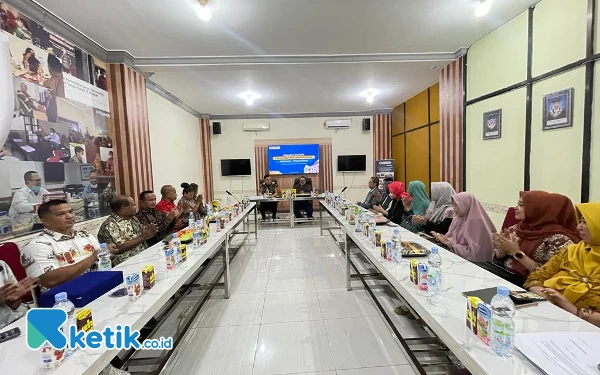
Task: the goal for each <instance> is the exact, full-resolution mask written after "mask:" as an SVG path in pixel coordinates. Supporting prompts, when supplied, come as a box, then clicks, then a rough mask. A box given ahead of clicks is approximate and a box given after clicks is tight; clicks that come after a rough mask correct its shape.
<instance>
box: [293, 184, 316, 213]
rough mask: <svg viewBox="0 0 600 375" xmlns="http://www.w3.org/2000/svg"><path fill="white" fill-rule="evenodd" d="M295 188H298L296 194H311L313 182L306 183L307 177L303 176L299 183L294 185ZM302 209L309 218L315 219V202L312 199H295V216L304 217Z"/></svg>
mask: <svg viewBox="0 0 600 375" xmlns="http://www.w3.org/2000/svg"><path fill="white" fill-rule="evenodd" d="M294 189H296V194H310V192H311V191H312V189H313V187H312V184H307V183H306V177H305V176H302V177H300V179H298V183H297V184H296V185H294ZM302 210H304V212H306V216H307V217H308V218H309V219H311V220H312V219H313V202H312V200H307V201H295V202H294V216H295V217H296V218H301V217H302V212H301V211H302Z"/></svg>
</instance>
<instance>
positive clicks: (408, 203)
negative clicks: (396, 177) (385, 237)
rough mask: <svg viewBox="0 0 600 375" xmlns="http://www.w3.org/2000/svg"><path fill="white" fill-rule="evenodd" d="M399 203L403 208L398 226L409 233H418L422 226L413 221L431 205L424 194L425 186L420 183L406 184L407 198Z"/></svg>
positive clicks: (403, 198)
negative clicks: (401, 218)
mask: <svg viewBox="0 0 600 375" xmlns="http://www.w3.org/2000/svg"><path fill="white" fill-rule="evenodd" d="M409 197H410V198H409ZM401 201H402V206H403V207H404V213H403V215H404V216H403V220H402V223H401V224H400V225H401V226H402V227H403V228H405V229H408V230H409V231H411V232H414V233H417V232H420V231H421V230H422V229H423V226H422V225H421V224H419V223H417V222H415V221H414V219H415V218H416V217H419V216H422V215H424V214H425V211H427V208H428V207H429V203H431V202H430V201H429V197H428V196H427V193H426V192H425V184H424V183H423V182H422V181H411V182H410V183H409V184H408V196H405V197H402V198H401Z"/></svg>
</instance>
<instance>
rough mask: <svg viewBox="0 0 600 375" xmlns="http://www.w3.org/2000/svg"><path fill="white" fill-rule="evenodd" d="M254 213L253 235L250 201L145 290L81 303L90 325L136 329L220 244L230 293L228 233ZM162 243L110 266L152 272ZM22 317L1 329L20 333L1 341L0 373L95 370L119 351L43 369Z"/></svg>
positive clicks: (161, 261)
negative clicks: (131, 297) (87, 310)
mask: <svg viewBox="0 0 600 375" xmlns="http://www.w3.org/2000/svg"><path fill="white" fill-rule="evenodd" d="M252 212H254V221H255V233H254V236H255V238H256V237H257V236H258V234H257V228H258V225H257V213H256V204H254V203H251V204H250V205H249V206H248V207H247V208H246V209H245V210H243V211H242V212H241V213H240V214H239V215H238V217H236V218H234V219H233V220H232V221H231V223H229V224H227V226H226V227H225V229H224V230H222V231H220V232H216V230H215V228H214V224H212V225H211V235H210V237H209V238H208V241H207V243H206V244H204V245H203V246H202V247H200V248H198V249H192V248H191V246H190V247H189V248H188V250H187V261H186V262H184V263H182V264H181V265H179V267H177V268H175V269H174V270H167V271H166V277H165V278H164V279H162V280H157V281H156V284H155V286H154V287H153V288H152V289H150V290H144V291H143V292H142V295H141V297H140V298H139V299H138V300H137V301H135V302H132V301H129V299H128V297H118V298H114V297H110V296H109V293H107V294H105V295H103V296H102V297H100V298H98V299H96V300H95V301H93V302H92V303H90V304H88V305H87V306H86V307H87V308H90V309H91V310H92V318H93V322H94V328H95V329H96V330H100V331H102V330H104V328H105V327H107V326H111V327H114V326H115V325H117V324H121V325H130V326H131V327H132V330H140V329H141V328H142V327H143V326H144V325H145V324H146V323H147V322H148V321H149V320H150V319H151V318H152V317H153V316H154V315H155V314H156V313H157V312H158V311H159V310H160V309H161V307H162V306H164V305H165V303H167V301H168V300H169V299H170V298H171V296H173V294H174V293H175V292H176V291H177V290H178V289H179V288H180V287H181V286H182V285H183V284H184V283H185V282H187V281H188V280H189V279H190V278H191V277H192V276H193V275H194V274H195V273H196V272H197V271H198V269H199V268H200V266H201V265H202V263H204V261H206V260H207V259H208V258H211V257H213V256H215V255H216V254H217V253H218V252H219V250H220V248H221V246H223V244H225V257H226V263H225V277H224V279H225V294H226V297H228V294H229V283H230V274H229V262H228V261H229V251H228V250H229V235H230V234H231V232H232V231H233V230H234V229H235V228H236V227H237V226H238V225H241V224H243V221H245V220H246V219H247V218H248V216H249V215H250V213H252ZM162 248H163V245H162V243H158V244H156V245H154V246H152V247H150V248H148V249H146V250H145V251H143V252H142V253H140V254H138V255H136V256H134V257H131V258H129V259H127V260H126V261H125V262H123V263H122V264H120V265H119V266H118V267H115V268H114V269H115V270H120V271H123V275H124V276H125V275H128V274H132V273H140V272H141V271H142V268H143V267H144V266H145V265H149V264H153V265H154V270H155V273H157V271H158V268H159V267H164V268H166V267H165V265H166V262H165V257H164V255H163V252H162ZM25 326H26V321H25V317H23V318H21V319H19V320H17V321H16V322H14V323H12V324H11V325H9V326H7V327H5V328H4V329H3V331H4V330H7V329H11V328H14V327H19V328H20V329H21V336H20V337H18V338H15V339H12V340H10V341H8V342H5V343H1V344H0V374H19V375H20V374H23V375H25V374H48V373H51V374H57V375H83V374H85V375H88V374H89V375H96V374H98V373H99V372H100V371H102V369H103V368H104V367H106V365H108V364H109V363H110V361H111V360H112V359H113V358H114V357H115V356H116V355H117V354H118V352H119V350H116V349H114V350H106V349H98V350H90V349H86V350H78V351H76V352H75V354H74V355H73V356H72V357H71V358H67V359H66V360H65V361H64V362H63V363H62V364H61V365H60V366H59V367H58V368H57V369H56V370H53V371H52V372H45V371H43V370H42V357H41V351H40V350H30V349H28V348H27V344H26V337H25Z"/></svg>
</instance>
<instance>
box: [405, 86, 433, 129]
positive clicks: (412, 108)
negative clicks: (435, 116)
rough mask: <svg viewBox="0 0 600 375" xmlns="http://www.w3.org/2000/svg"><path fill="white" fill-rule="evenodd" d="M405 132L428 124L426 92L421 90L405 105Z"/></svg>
mask: <svg viewBox="0 0 600 375" xmlns="http://www.w3.org/2000/svg"><path fill="white" fill-rule="evenodd" d="M404 105H405V106H406V130H407V131H408V130H410V129H414V128H417V127H419V126H423V125H426V124H428V123H429V115H428V113H427V90H423V91H421V92H420V93H418V94H417V95H415V96H413V97H412V98H410V99H408V100H407V101H406V103H404Z"/></svg>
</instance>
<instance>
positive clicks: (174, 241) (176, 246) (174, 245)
mask: <svg viewBox="0 0 600 375" xmlns="http://www.w3.org/2000/svg"><path fill="white" fill-rule="evenodd" d="M171 249H173V254H175V264H177V265H179V264H180V263H181V262H182V261H183V259H182V256H181V240H180V239H179V236H178V235H177V233H173V238H171Z"/></svg>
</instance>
